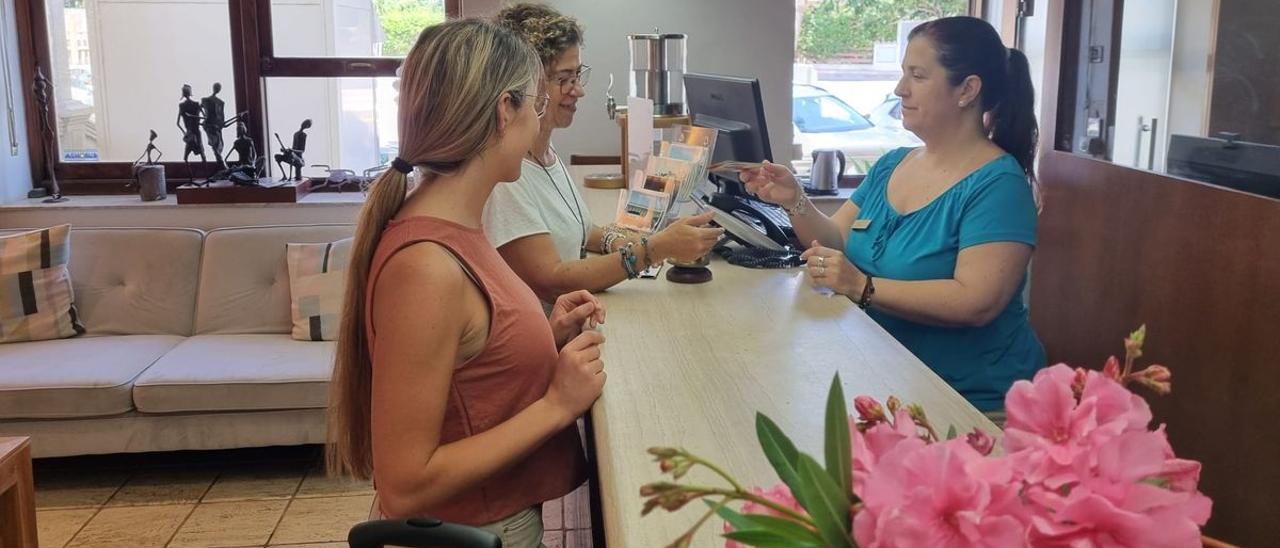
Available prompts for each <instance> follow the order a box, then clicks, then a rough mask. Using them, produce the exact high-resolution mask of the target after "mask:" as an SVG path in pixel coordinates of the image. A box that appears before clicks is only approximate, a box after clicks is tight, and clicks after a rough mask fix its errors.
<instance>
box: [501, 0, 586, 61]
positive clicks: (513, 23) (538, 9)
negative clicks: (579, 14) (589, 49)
mask: <svg viewBox="0 0 1280 548" xmlns="http://www.w3.org/2000/svg"><path fill="white" fill-rule="evenodd" d="M493 21H494V22H495V23H497V24H498V25H500V26H502V27H505V28H507V29H510V30H512V31H514V32H515V33H516V34H519V35H520V36H521V37H523V38H524V40H525V41H526V42H528V43H529V45H531V46H533V49H534V50H536V51H537V52H538V57H539V58H540V59H542V64H543V66H546V67H549V66H550V65H551V62H552V61H554V60H555V58H556V57H557V56H559V55H560V54H561V53H564V52H565V50H567V49H569V48H571V47H573V46H581V45H582V38H583V30H582V25H581V24H579V23H578V20H577V19H574V18H572V17H569V16H567V15H564V14H562V13H560V12H558V11H556V10H555V8H552V7H551V6H547V5H544V4H529V3H520V4H515V5H512V6H508V7H506V8H503V9H502V11H499V12H498V14H497V15H495V16H494V17H493Z"/></svg>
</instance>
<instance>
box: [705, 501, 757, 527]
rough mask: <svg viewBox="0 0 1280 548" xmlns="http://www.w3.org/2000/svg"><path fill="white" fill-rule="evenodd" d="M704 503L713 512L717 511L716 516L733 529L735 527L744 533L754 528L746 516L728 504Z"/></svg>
mask: <svg viewBox="0 0 1280 548" xmlns="http://www.w3.org/2000/svg"><path fill="white" fill-rule="evenodd" d="M703 502H705V503H707V506H710V507H711V508H712V509H713V510H715V511H716V515H718V516H720V518H721V519H723V520H724V521H725V523H728V524H729V525H730V526H731V527H733V528H734V529H736V530H739V531H742V530H746V529H751V528H753V527H754V526H753V525H752V524H751V521H750V520H748V519H747V517H746V516H744V515H742V514H739V513H738V512H737V511H735V510H734V509H733V508H730V507H729V505H728V504H722V503H718V502H711V501H709V500H706V499H703Z"/></svg>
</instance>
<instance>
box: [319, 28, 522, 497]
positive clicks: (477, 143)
mask: <svg viewBox="0 0 1280 548" xmlns="http://www.w3.org/2000/svg"><path fill="white" fill-rule="evenodd" d="M541 71H542V66H541V63H540V62H539V61H538V56H537V54H536V53H535V52H534V51H533V49H532V48H531V47H530V46H529V45H527V44H526V43H525V42H524V41H523V40H522V39H520V38H519V37H518V36H516V35H515V34H513V33H511V32H510V31H508V30H504V29H502V28H500V27H498V26H496V25H493V24H491V23H487V22H484V21H481V20H476V19H464V20H458V21H451V22H446V23H442V24H439V25H434V26H431V27H427V28H426V29H424V30H423V31H422V34H421V35H419V36H418V41H417V43H416V44H414V46H413V49H412V50H410V51H409V55H408V57H406V58H405V64H404V71H403V77H402V79H401V82H400V94H401V96H400V109H399V133H400V146H401V148H400V157H398V158H397V162H396V164H397V168H393V169H389V170H387V171H386V172H384V173H383V174H382V175H381V176H379V177H378V178H377V180H376V181H375V182H374V183H373V186H372V190H371V191H370V193H369V196H368V197H367V198H366V200H365V205H364V209H363V210H361V212H360V221H359V223H358V224H357V226H356V233H355V239H354V242H353V245H352V250H351V263H350V265H349V266H348V268H347V285H346V294H345V299H346V300H345V303H344V306H343V311H342V322H341V326H340V328H339V336H338V344H337V350H336V352H335V358H334V368H333V377H332V380H331V381H330V383H329V433H328V440H329V443H328V446H327V448H326V463H327V469H328V471H329V473H330V474H331V475H348V476H353V477H355V478H359V479H369V478H370V477H372V475H373V455H372V450H373V443H372V440H371V439H370V428H371V427H370V424H369V420H370V414H371V412H370V400H371V391H372V388H373V363H372V360H371V356H370V352H369V341H368V340H367V337H366V335H365V309H366V307H367V306H368V303H367V302H365V292H366V291H367V290H368V287H369V281H370V280H369V276H370V269H371V267H372V262H373V256H374V253H375V252H376V251H377V249H378V244H379V243H380V242H381V240H382V233H383V231H384V230H386V227H387V224H388V223H389V222H390V220H391V219H392V218H393V217H395V215H396V213H398V212H399V211H400V207H401V206H402V205H403V204H404V201H405V198H406V197H407V195H408V193H409V174H407V173H405V172H404V171H401V169H404V170H405V171H408V170H409V169H408V166H409V165H412V166H413V167H414V168H415V171H416V177H417V178H418V179H420V182H421V184H430V182H431V180H432V179H434V178H436V177H438V176H440V175H445V174H451V173H456V172H457V171H459V170H461V169H462V167H463V166H465V165H466V163H467V162H468V161H470V160H471V159H472V158H475V157H476V156H477V155H479V154H480V153H481V152H482V151H483V150H484V148H485V147H486V146H487V145H488V144H489V143H490V142H491V140H492V138H493V136H494V135H495V134H496V133H497V129H498V122H497V115H496V113H495V110H494V109H495V106H496V105H497V103H498V98H499V97H501V95H502V94H503V93H508V92H510V91H513V90H524V89H525V88H526V87H527V86H528V85H529V84H530V83H532V82H534V81H536V80H537V79H538V78H540V77H541ZM511 98H512V101H513V103H514V104H515V106H517V107H519V106H520V102H521V101H523V100H524V95H522V94H515V93H512V94H511Z"/></svg>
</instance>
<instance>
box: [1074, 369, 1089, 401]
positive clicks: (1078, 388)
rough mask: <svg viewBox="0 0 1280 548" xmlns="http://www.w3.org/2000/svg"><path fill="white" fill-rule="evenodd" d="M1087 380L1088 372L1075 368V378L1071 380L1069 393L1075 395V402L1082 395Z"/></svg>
mask: <svg viewBox="0 0 1280 548" xmlns="http://www.w3.org/2000/svg"><path fill="white" fill-rule="evenodd" d="M1088 380H1089V372H1088V371H1085V370H1084V368H1081V367H1077V368H1076V376H1075V377H1074V378H1072V379H1071V393H1072V394H1073V395H1075V397H1076V399H1077V400H1079V399H1080V396H1081V395H1082V394H1084V385H1085V383H1086V382H1088Z"/></svg>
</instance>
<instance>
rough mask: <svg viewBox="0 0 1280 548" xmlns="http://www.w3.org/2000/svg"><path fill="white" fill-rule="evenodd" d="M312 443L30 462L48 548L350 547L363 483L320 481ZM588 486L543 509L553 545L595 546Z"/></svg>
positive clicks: (360, 515)
mask: <svg viewBox="0 0 1280 548" xmlns="http://www.w3.org/2000/svg"><path fill="white" fill-rule="evenodd" d="M320 455H321V449H320V448H319V447H315V446H309V447H295V448H268V449H248V450H234V451H198V452H179V453H157V454H147V455H108V456H100V457H75V458H69V459H41V460H37V461H36V462H35V481H36V525H37V529H38V530H39V536H40V546H41V547H44V548H63V547H67V548H72V547H75V548H80V547H115V546H119V547H127V548H145V547H173V548H179V547H181V548H201V547H207V548H213V547H228V548H229V547H249V546H253V547H261V546H291V547H294V548H300V547H304V546H305V547H312V546H346V542H345V540H346V538H347V531H348V530H349V529H350V528H351V526H352V525H355V524H356V523H359V522H361V521H364V520H365V519H367V517H368V515H369V508H370V506H371V505H372V503H373V489H372V487H371V486H370V485H369V484H368V483H363V482H359V483H357V482H348V481H342V480H335V479H330V478H326V477H325V476H324V473H323V470H322V469H321V467H320V464H321V457H320ZM587 501H588V499H587V490H586V488H585V487H584V488H583V489H579V490H578V491H577V492H575V493H573V494H572V495H570V496H568V497H565V498H564V499H561V500H556V501H551V502H548V503H547V504H546V505H544V507H543V523H544V524H545V526H546V535H545V536H544V537H543V542H544V543H545V544H546V545H547V546H548V547H549V548H567V547H574V548H577V547H589V546H591V530H590V511H589V507H588V504H587Z"/></svg>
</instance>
